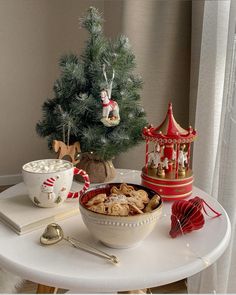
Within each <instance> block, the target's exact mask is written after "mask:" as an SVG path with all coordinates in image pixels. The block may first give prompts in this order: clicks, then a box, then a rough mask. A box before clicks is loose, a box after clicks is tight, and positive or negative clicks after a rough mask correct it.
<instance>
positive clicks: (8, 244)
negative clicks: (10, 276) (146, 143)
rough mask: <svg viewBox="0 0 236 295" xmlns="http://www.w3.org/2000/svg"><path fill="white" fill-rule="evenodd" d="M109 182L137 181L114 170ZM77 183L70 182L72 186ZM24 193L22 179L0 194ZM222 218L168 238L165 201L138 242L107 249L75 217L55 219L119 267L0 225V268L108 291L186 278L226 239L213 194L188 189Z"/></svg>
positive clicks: (56, 283)
mask: <svg viewBox="0 0 236 295" xmlns="http://www.w3.org/2000/svg"><path fill="white" fill-rule="evenodd" d="M114 182H130V183H136V184H139V183H140V171H135V170H122V169H119V170H117V177H116V179H115V180H114ZM78 186H80V185H79V184H74V188H78ZM17 194H26V188H25V186H24V184H23V183H20V184H18V185H16V186H13V187H11V188H9V189H8V190H6V191H4V192H3V193H1V194H0V198H5V197H11V196H14V195H17ZM196 195H198V196H200V197H201V198H203V199H204V200H206V201H207V202H208V204H210V205H211V206H212V207H213V208H214V209H215V210H217V211H219V212H222V216H221V217H218V218H214V219H211V218H209V217H207V216H206V218H205V219H206V223H205V225H204V227H203V229H201V230H198V231H194V232H192V233H190V234H187V235H184V236H180V237H177V238H175V239H172V238H171V237H170V236H169V234H168V233H169V230H170V208H171V204H172V203H171V202H166V203H164V207H163V209H164V212H163V217H162V218H161V219H160V220H159V222H158V224H157V226H156V227H155V229H154V231H153V232H152V233H151V234H150V236H148V237H147V238H146V239H145V240H144V241H143V242H142V243H141V244H140V245H139V246H137V247H135V248H130V249H111V248H108V247H106V246H103V245H102V244H101V243H100V242H99V241H95V240H94V239H93V238H92V236H91V235H90V233H89V232H88V230H87V229H86V227H85V226H84V224H83V222H82V220H81V217H80V216H75V217H72V218H69V219H67V220H65V221H61V222H59V224H60V225H61V226H62V227H63V229H64V230H65V232H66V234H67V235H71V236H73V237H75V238H78V239H80V240H83V241H84V242H87V243H90V244H93V245H94V246H96V247H99V248H100V249H101V250H104V251H106V252H108V253H111V254H115V255H117V256H118V257H119V259H120V261H121V262H120V264H119V265H113V264H111V263H110V262H108V261H106V260H103V259H101V258H99V257H96V256H93V255H91V254H89V253H86V252H83V251H81V250H78V249H75V248H73V247H71V246H70V245H69V244H67V242H65V241H62V242H60V243H58V244H56V245H53V246H48V247H42V246H41V245H40V243H39V236H40V235H41V233H42V232H43V229H40V230H36V231H34V232H32V233H29V234H26V235H23V236H18V235H17V234H15V233H14V232H13V231H12V230H10V229H9V228H8V227H7V226H5V225H4V224H2V223H0V266H2V267H4V268H5V269H7V270H9V271H11V272H12V273H14V274H17V275H19V276H21V277H22V278H25V279H28V280H31V281H34V282H37V283H41V284H44V285H49V286H57V287H60V288H65V289H71V290H76V292H77V293H78V292H79V291H81V292H91V293H95V292H113V291H115V290H116V291H125V290H135V289H140V288H146V287H154V286H160V285H164V284H167V283H171V282H174V281H177V280H180V279H183V278H186V277H188V276H191V275H193V274H195V273H197V272H199V271H201V270H203V269H204V268H206V267H207V266H209V265H210V264H212V263H213V262H215V261H216V260H217V259H218V258H219V257H220V256H221V255H222V253H223V252H224V250H225V249H226V247H227V245H228V243H229V239H230V231H231V227H230V222H229V218H228V216H227V214H226V212H225V210H224V209H223V208H222V207H221V205H220V204H219V203H218V202H217V201H216V200H215V199H213V198H211V197H210V196H208V195H207V194H206V193H204V192H203V191H201V190H199V189H197V188H194V190H193V195H192V197H194V196H196Z"/></svg>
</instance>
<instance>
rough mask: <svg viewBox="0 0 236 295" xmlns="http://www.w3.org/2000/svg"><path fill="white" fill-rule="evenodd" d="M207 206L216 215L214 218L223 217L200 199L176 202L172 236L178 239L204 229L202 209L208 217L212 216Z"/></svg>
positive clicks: (174, 204)
mask: <svg viewBox="0 0 236 295" xmlns="http://www.w3.org/2000/svg"><path fill="white" fill-rule="evenodd" d="M205 206H207V207H208V208H209V209H210V210H211V211H212V212H214V213H215V216H213V217H218V216H220V215H221V213H219V212H217V211H215V210H214V209H213V208H211V207H210V206H209V205H208V204H207V203H206V202H205V201H204V200H203V199H201V198H199V197H195V198H193V199H190V200H178V201H175V202H174V203H173V205H172V214H171V230H170V232H169V234H170V236H171V237H172V238H176V237H177V236H178V235H182V234H186V233H189V232H191V231H193V230H198V229H200V228H202V227H203V225H204V223H205V219H204V215H203V213H202V209H203V211H204V212H205V214H206V215H208V216H210V215H209V214H208V213H207V211H206V208H205Z"/></svg>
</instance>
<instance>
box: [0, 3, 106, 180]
mask: <svg viewBox="0 0 236 295" xmlns="http://www.w3.org/2000/svg"><path fill="white" fill-rule="evenodd" d="M90 5H96V7H98V8H99V9H100V10H101V11H103V7H104V2H103V1H100V0H96V1H87V0H79V1H77V0H50V1H49V0H17V1H15V0H0V44H1V46H0V103H1V104H0V106H1V107H0V135H1V141H0V176H2V175H8V174H17V173H21V166H22V164H23V163H25V162H27V161H30V160H34V159H40V158H45V157H50V153H49V152H48V149H47V143H46V140H45V139H41V138H39V137H38V135H37V134H36V132H35V124H36V122H37V121H38V120H39V119H40V118H41V105H42V103H43V102H44V100H45V99H46V98H47V97H50V96H51V95H52V86H53V83H54V81H55V79H56V77H57V76H58V64H57V62H58V59H59V57H60V56H61V55H62V54H63V53H66V52H77V53H79V52H80V50H81V48H82V47H83V46H84V41H85V40H86V33H85V31H84V30H82V29H79V23H78V18H79V16H81V15H83V14H84V13H85V11H86V9H87V8H88V7H89V6H90ZM0 182H1V181H0Z"/></svg>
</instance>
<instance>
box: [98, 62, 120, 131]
mask: <svg viewBox="0 0 236 295" xmlns="http://www.w3.org/2000/svg"><path fill="white" fill-rule="evenodd" d="M103 75H104V78H105V81H106V85H107V88H106V89H102V91H101V100H102V119H101V122H102V123H103V124H104V125H105V126H107V127H112V126H116V125H118V124H119V123H120V113H119V106H118V103H117V102H116V101H114V100H112V99H111V92H112V84H113V80H114V77H115V71H114V70H113V71H112V78H111V80H110V81H108V79H107V74H106V66H105V64H104V65H103Z"/></svg>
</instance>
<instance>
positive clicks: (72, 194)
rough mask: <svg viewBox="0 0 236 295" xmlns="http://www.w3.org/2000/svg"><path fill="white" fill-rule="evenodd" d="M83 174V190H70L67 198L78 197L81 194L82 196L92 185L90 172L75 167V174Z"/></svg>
mask: <svg viewBox="0 0 236 295" xmlns="http://www.w3.org/2000/svg"><path fill="white" fill-rule="evenodd" d="M77 174H79V175H81V176H82V177H83V179H84V186H83V188H82V190H81V191H79V192H69V193H68V196H67V198H70V199H71V198H73V199H74V198H78V197H79V196H81V195H82V194H83V193H84V192H85V191H86V190H87V189H88V188H89V186H90V180H89V176H88V174H87V173H86V172H85V171H84V170H82V169H78V168H74V175H77Z"/></svg>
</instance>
